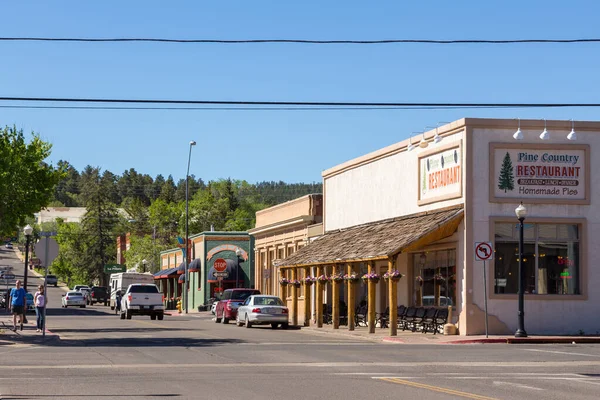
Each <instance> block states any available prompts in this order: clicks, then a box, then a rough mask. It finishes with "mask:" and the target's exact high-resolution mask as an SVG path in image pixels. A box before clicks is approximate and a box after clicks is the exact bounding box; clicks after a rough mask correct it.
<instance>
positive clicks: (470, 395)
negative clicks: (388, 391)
mask: <svg viewBox="0 0 600 400" xmlns="http://www.w3.org/2000/svg"><path fill="white" fill-rule="evenodd" d="M379 380H382V381H386V382H391V383H396V384H399V385H405V386H412V387H415V388H418V389H427V390H431V391H433V392H438V393H445V394H451V395H453V396H458V397H465V398H467V399H475V400H496V399H495V398H494V397H487V396H481V395H478V394H475V393H468V392H459V391H458V390H452V389H447V388H443V387H441V386H432V385H426V384H424V383H418V382H413V381H407V380H404V379H398V378H379Z"/></svg>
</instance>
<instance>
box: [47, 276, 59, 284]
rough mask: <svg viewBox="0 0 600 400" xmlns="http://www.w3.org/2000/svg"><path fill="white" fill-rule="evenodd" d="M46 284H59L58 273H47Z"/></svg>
mask: <svg viewBox="0 0 600 400" xmlns="http://www.w3.org/2000/svg"><path fill="white" fill-rule="evenodd" d="M46 285H54V287H56V286H58V278H57V277H56V275H46Z"/></svg>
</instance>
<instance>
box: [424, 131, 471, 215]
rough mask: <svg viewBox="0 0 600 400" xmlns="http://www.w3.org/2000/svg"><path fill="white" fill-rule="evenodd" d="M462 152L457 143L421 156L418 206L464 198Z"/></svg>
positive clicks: (459, 143)
mask: <svg viewBox="0 0 600 400" xmlns="http://www.w3.org/2000/svg"><path fill="white" fill-rule="evenodd" d="M461 150H462V146H461V142H455V143H450V144H448V145H447V146H443V147H440V148H436V149H434V150H431V151H428V152H425V153H423V154H420V155H419V198H418V201H417V204H418V205H420V206H421V205H424V204H429V203H434V202H437V201H442V200H449V199H455V198H458V197H462V151H461Z"/></svg>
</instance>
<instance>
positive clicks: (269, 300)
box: [254, 296, 283, 306]
mask: <svg viewBox="0 0 600 400" xmlns="http://www.w3.org/2000/svg"><path fill="white" fill-rule="evenodd" d="M254 305H256V306H283V302H282V301H281V299H280V298H279V297H265V296H257V297H255V298H254Z"/></svg>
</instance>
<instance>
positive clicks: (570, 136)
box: [567, 120, 577, 140]
mask: <svg viewBox="0 0 600 400" xmlns="http://www.w3.org/2000/svg"><path fill="white" fill-rule="evenodd" d="M567 139H569V140H577V134H576V133H575V121H573V120H571V132H570V133H569V134H568V135H567Z"/></svg>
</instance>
